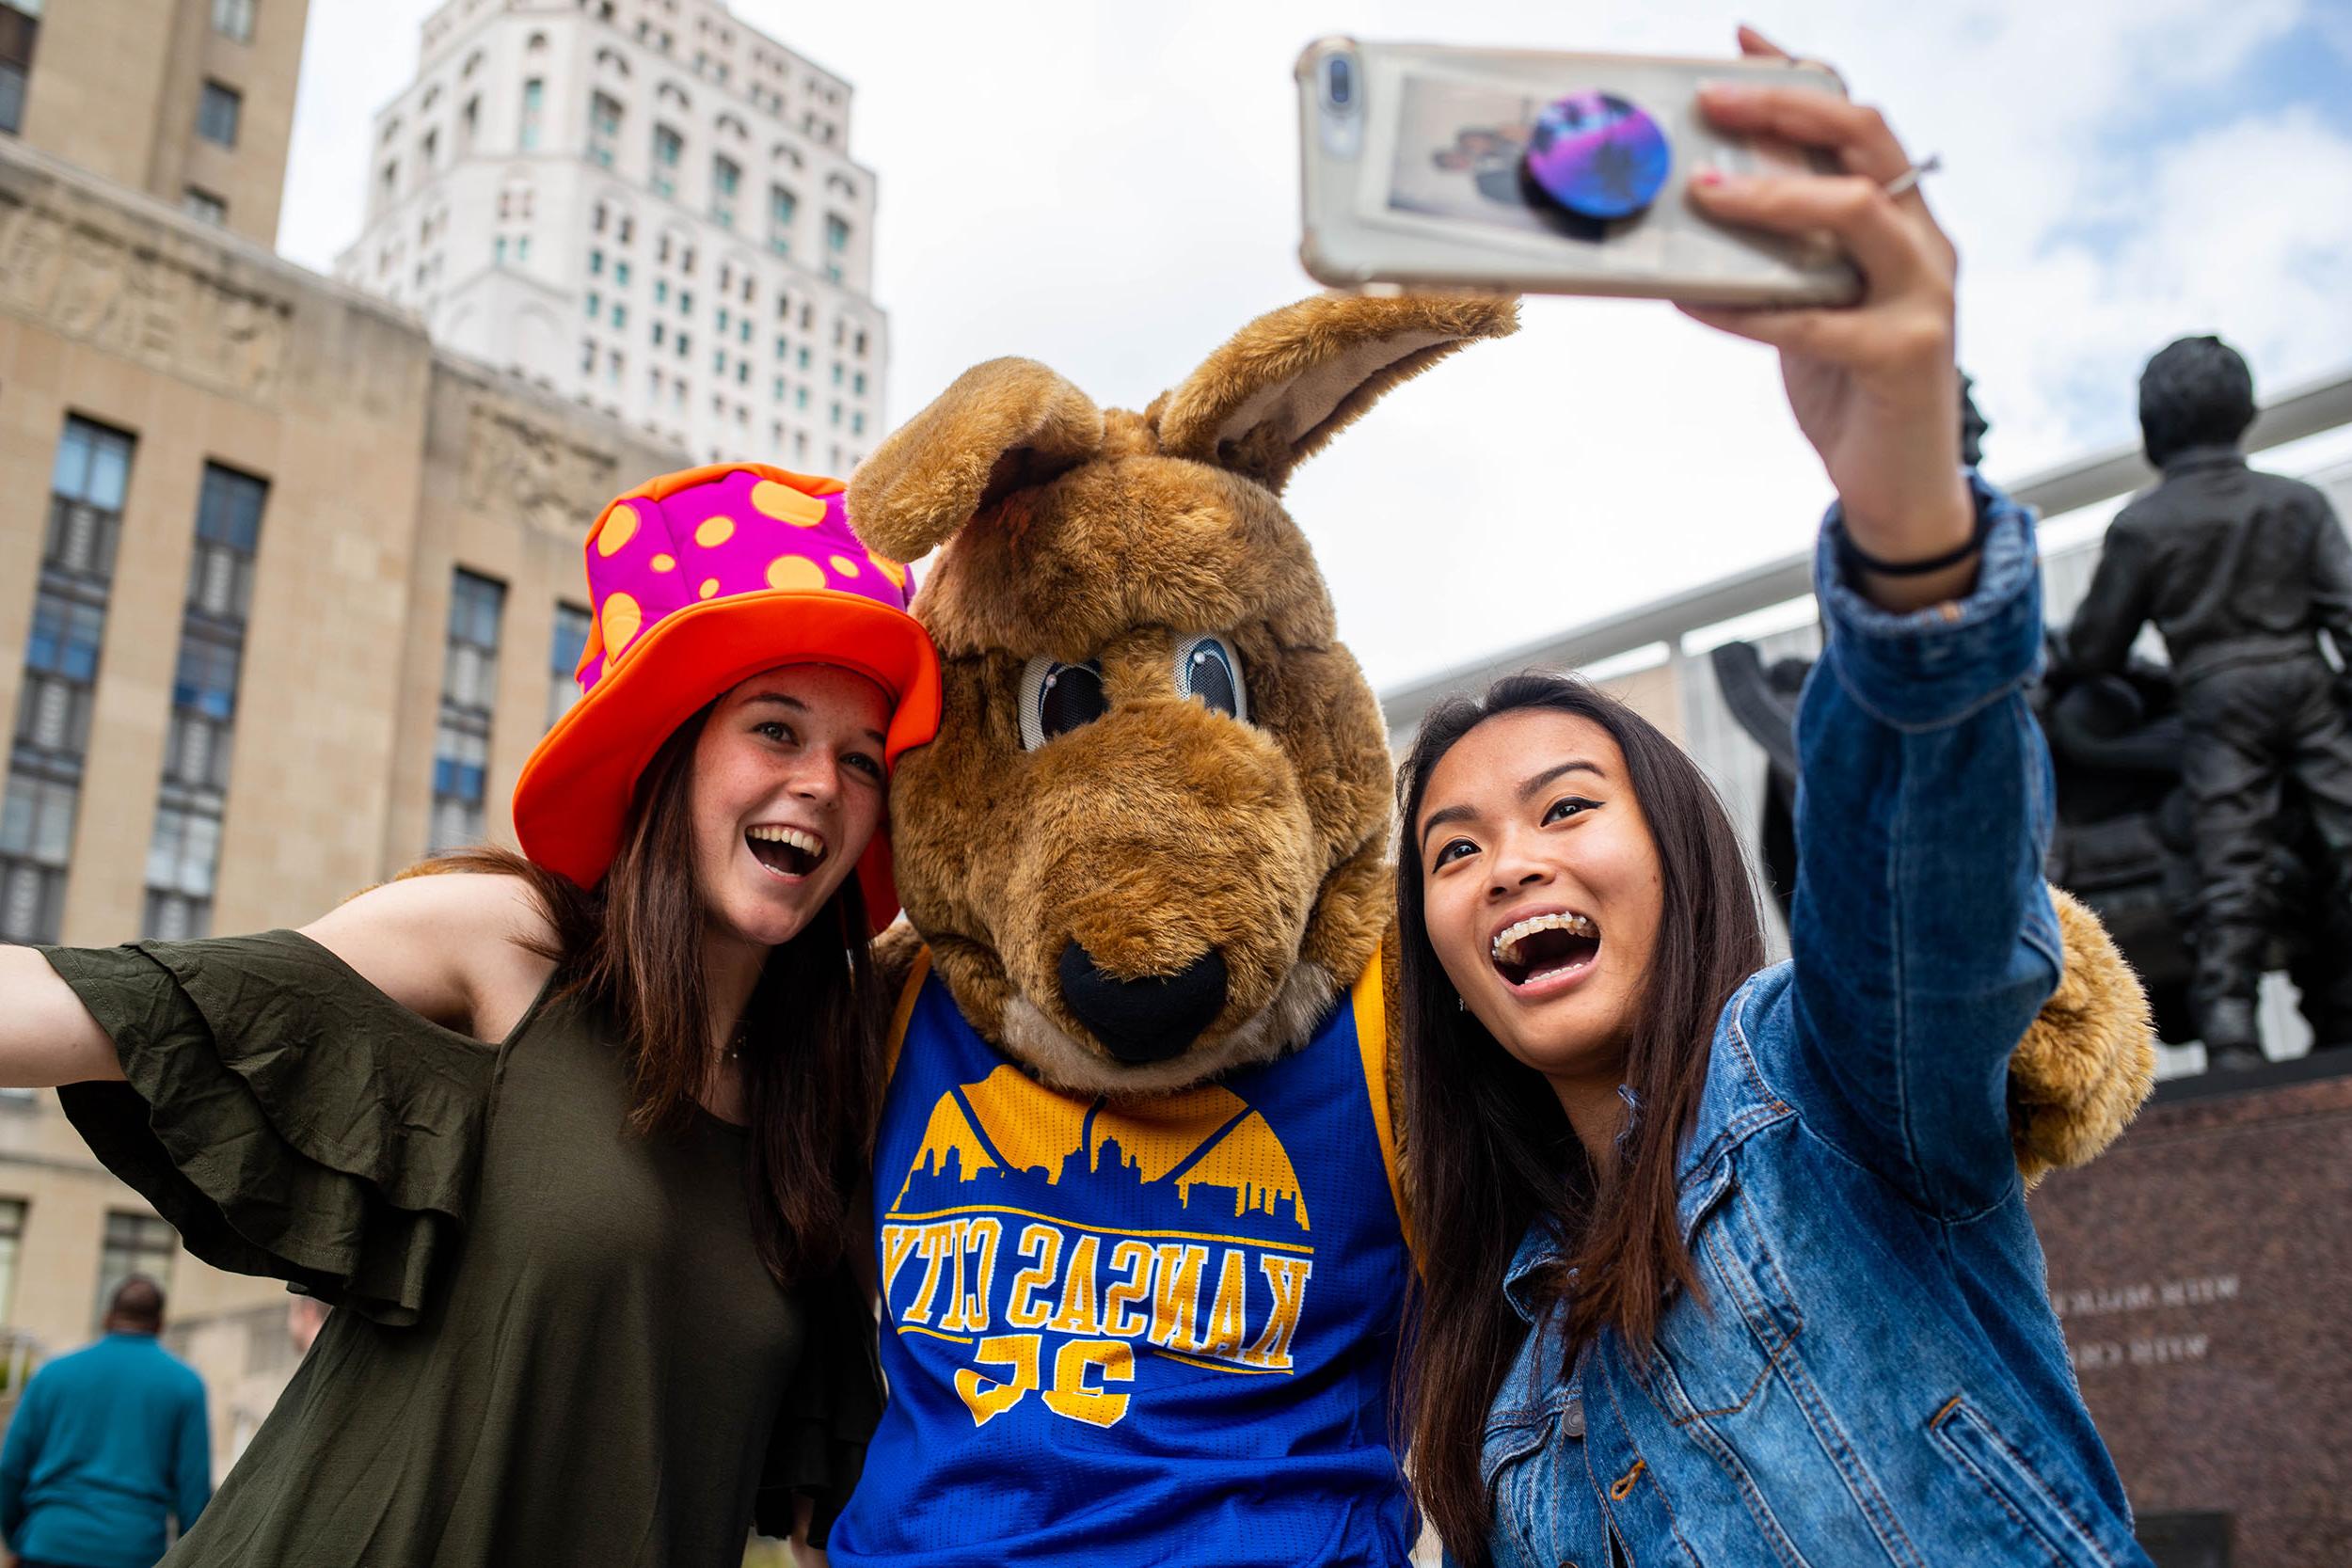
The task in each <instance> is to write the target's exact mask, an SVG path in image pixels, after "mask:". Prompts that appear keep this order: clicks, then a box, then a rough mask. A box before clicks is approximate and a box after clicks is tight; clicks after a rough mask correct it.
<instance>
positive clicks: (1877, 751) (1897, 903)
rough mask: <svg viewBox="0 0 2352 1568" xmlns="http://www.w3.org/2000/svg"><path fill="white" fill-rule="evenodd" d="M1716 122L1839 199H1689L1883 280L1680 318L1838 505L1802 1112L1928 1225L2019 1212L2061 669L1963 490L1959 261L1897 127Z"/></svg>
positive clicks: (1805, 967) (1822, 584)
mask: <svg viewBox="0 0 2352 1568" xmlns="http://www.w3.org/2000/svg"><path fill="white" fill-rule="evenodd" d="M1741 45H1742V47H1743V48H1744V49H1746V50H1747V51H1748V52H1749V53H1751V54H1771V53H1777V52H1776V51H1773V50H1772V48H1771V47H1770V46H1769V45H1767V44H1765V43H1764V42H1763V40H1760V39H1758V38H1756V37H1755V35H1754V34H1752V33H1746V32H1743V33H1742V37H1741ZM1702 102H1703V103H1704V104H1705V107H1706V108H1707V111H1708V115H1709V116H1710V118H1712V119H1714V120H1715V121H1716V123H1718V124H1719V125H1721V126H1723V127H1724V129H1726V130H1729V131H1733V132H1735V133H1740V134H1742V135H1764V136H1772V137H1774V138H1777V139H1780V140H1783V141H1790V142H1796V143H1801V144H1804V145H1807V146H1810V147H1812V148H1814V149H1817V150H1819V151H1820V153H1822V154H1824V155H1825V156H1826V157H1827V158H1828V159H1829V160H1830V161H1832V162H1833V163H1834V164H1835V165H1836V166H1837V167H1839V168H1840V169H1842V170H1843V172H1842V173H1841V174H1837V175H1819V176H1798V177H1771V176H1758V177H1750V178H1743V179H1727V178H1723V177H1720V176H1711V175H1708V174H1704V173H1703V174H1701V175H1700V176H1698V177H1697V182H1696V183H1695V184H1694V185H1693V187H1692V195H1693V198H1695V199H1697V200H1698V201H1700V202H1701V204H1702V205H1703V206H1705V207H1706V208H1707V209H1708V212H1709V213H1710V214H1712V215H1714V216H1717V217H1720V218H1723V219H1725V220H1727V221H1730V222H1735V223H1742V224H1751V225H1756V226H1758V227H1762V228H1767V229H1773V230H1786V231H1789V232H1792V233H1797V232H1803V231H1805V230H1826V231H1829V232H1831V233H1834V234H1835V235H1836V238H1837V240H1838V242H1839V244H1840V245H1841V246H1842V247H1843V248H1844V250H1845V252H1846V254H1847V255H1848V256H1850V257H1851V258H1852V260H1853V261H1854V264H1855V266H1856V268H1857V270H1858V271H1859V272H1860V273H1861V274H1862V280H1863V292H1862V298H1861V300H1860V301H1859V302H1858V303H1856V304H1855V305H1852V306H1851V307H1847V308H1843V309H1774V310H1725V309H1692V308H1686V309H1690V313H1691V314H1692V315H1693V316H1695V317H1697V318H1698V319H1699V320H1701V321H1704V322H1707V323H1708V324H1709V325H1715V326H1719V327H1721V328H1723V329H1724V330H1725V331H1728V332H1732V333H1736V334H1739V335H1740V336H1742V337H1747V338H1753V339H1755V340H1756V341H1760V342H1765V343H1770V344H1772V346H1773V347H1775V348H1777V349H1779V350H1780V354H1781V378H1782V380H1783V382H1784V383H1785V384H1786V386H1787V388H1788V403H1789V407H1790V409H1791V410H1792V411H1793V412H1794V413H1795V415H1796V418H1797V424H1798V427H1799V428H1800V429H1801V430H1803V431H1804V435H1805V438H1806V439H1807V440H1809V441H1810V442H1812V444H1813V446H1814V449H1815V450H1816V451H1819V452H1820V456H1821V463H1822V467H1824V468H1826V469H1827V470H1828V473H1829V478H1830V482H1831V483H1833V484H1834V485H1836V490H1837V498H1838V504H1837V507H1836V510H1835V511H1834V512H1833V514H1832V516H1831V520H1830V524H1829V527H1828V528H1827V529H1826V530H1825V531H1824V532H1823V536H1822V545H1821V563H1820V572H1819V590H1820V599H1821V607H1822V618H1823V620H1824V622H1825V623H1826V625H1827V626H1828V629H1829V647H1828V651H1827V652H1826V653H1825V655H1824V656H1823V657H1822V660H1821V663H1820V667H1819V668H1817V669H1816V670H1815V672H1814V673H1813V677H1812V680H1811V682H1810V683H1809V685H1808V687H1807V689H1806V694H1805V699H1804V703H1803V705H1801V706H1800V708H1799V713H1798V736H1797V738H1798V749H1799V774H1800V782H1799V786H1798V804H1797V815H1798V840H1799V844H1800V847H1801V855H1800V860H1801V869H1800V872H1799V881H1798V891H1797V898H1796V913H1795V922H1794V924H1795V931H1794V933H1793V935H1794V944H1795V952H1796V962H1797V985H1796V987H1795V988H1794V993H1795V998H1796V1000H1795V1003H1794V1006H1796V1007H1797V1009H1798V1012H1799V1014H1800V1015H1801V1016H1800V1019H1799V1023H1800V1029H1799V1031H1798V1032H1799V1035H1800V1037H1801V1038H1802V1039H1803V1040H1804V1041H1805V1042H1806V1043H1805V1044H1804V1046H1802V1047H1800V1049H1799V1051H1798V1052H1797V1058H1798V1060H1797V1062H1796V1064H1795V1065H1794V1067H1793V1068H1792V1069H1791V1070H1792V1072H1793V1073H1794V1074H1795V1076H1796V1078H1798V1079H1799V1080H1802V1082H1797V1083H1792V1084H1790V1085H1789V1086H1788V1089H1787V1090H1785V1091H1784V1092H1786V1093H1788V1094H1789V1095H1791V1096H1793V1097H1797V1098H1799V1099H1800V1100H1801V1101H1802V1102H1803V1103H1804V1108H1805V1109H1806V1110H1807V1111H1808V1112H1809V1113H1816V1112H1817V1113H1818V1114H1816V1115H1811V1116H1809V1120H1810V1121H1811V1122H1812V1123H1813V1124H1814V1125H1816V1126H1817V1127H1820V1129H1821V1130H1822V1131H1823V1132H1825V1133H1826V1134H1827V1135H1830V1136H1833V1137H1835V1138H1836V1139H1837V1140H1839V1141H1840V1142H1841V1143H1843V1144H1844V1145H1845V1147H1847V1148H1850V1149H1851V1151H1852V1152H1853V1153H1854V1154H1855V1155H1856V1156H1857V1157H1858V1158H1860V1159H1862V1160H1863V1161H1865V1162H1866V1163H1867V1164H1870V1165H1871V1166H1873V1167H1874V1168H1876V1169H1878V1170H1880V1171H1882V1172H1883V1173H1884V1174H1885V1175H1886V1176H1887V1178H1888V1179H1889V1180H1893V1181H1895V1182H1897V1183H1898V1184H1899V1186H1900V1188H1901V1189H1902V1190H1904V1191H1905V1192H1907V1193H1908V1194H1910V1196H1912V1197H1913V1198H1914V1200H1915V1201H1916V1202H1918V1203H1919V1204H1921V1205H1922V1206H1923V1207H1926V1208H1929V1209H1931V1210H1933V1211H1935V1212H1939V1213H1960V1212H1968V1211H1970V1210H1972V1209H1973V1208H1976V1207H1981V1206H1982V1205H1983V1204H1985V1203H1987V1202H1990V1201H1992V1200H1993V1199H1994V1197H1995V1196H1999V1195H2003V1194H2007V1193H2010V1192H2013V1191H2014V1190H2015V1183H2016V1181H2017V1174H2016V1168H2015V1164H2014V1160H2013V1157H2012V1155H2011V1151H2010V1132H2009V1121H2008V1117H2007V1114H2006V1109H2005V1106H2004V1099H2003V1093H2004V1089H2003V1085H2004V1075H2005V1073H2006V1070H2007V1066H2008V1062H2009V1057H2010V1051H2011V1050H2012V1049H2013V1048H2014V1047H2015V1045H2016V1043H2017V1040H2018V1038H2019V1037H2020V1036H2021V1035H2022V1034H2023V1033H2024V1032H2025V1030H2026V1026H2027V1025H2028V1024H2029V1023H2031V1022H2033V1019H2034V1015H2035V1012H2036V1010H2037V1009H2038V1008H2039V1007H2040V1006H2041V1004H2042V999H2043V998H2044V997H2045V996H2047V995H2048V994H2049V992H2050V990H2051V988H2052V985H2053V983H2054V981H2055V979H2056V977H2057V974H2058V958H2057V955H2058V951H2059V948H2058V938H2057V932H2056V922H2055V918H2054V917H2053V916H2052V914H2051V912H2050V907H2049V902H2048V898H2047V895H2046V894H2045V893H2044V891H2043V889H2042V880H2041V875H2040V873H2041V846H2042V835H2043V832H2044V831H2045V821H2044V819H2045V818H2046V816H2047V813H2048V802H2049V782H2048V763H2047V760H2046V757H2045V754H2044V752H2043V750H2042V738H2041V735H2040V732H2039V731H2038V730H2037V729H2036V728H2035V726H2034V724H2033V721H2032V719H2031V718H2030V716H2029V715H2028V714H2027V713H2026V708H2025V704H2024V701H2023V699H2022V698H2021V697H2020V695H2019V689H2020V688H2021V687H2022V685H2023V684H2024V682H2025V680H2026V676H2027V674H2028V673H2030V672H2031V670H2032V668H2033V666H2034V662H2035V659H2036V657H2038V653H2039V648H2040V642H2041V626H2040V615H2041V610H2040V586H2039V574H2038V572H2037V570H2036V567H2035V564H2034V550H2033V542H2032V538H2031V536H2030V528H2029V525H2028V523H2027V520H2026V517H2025V516H2024V515H2023V514H2022V513H2020V512H2019V511H2018V509H2017V508H2015V507H2014V506H2012V505H2010V504H2009V503H2008V502H2007V501H2005V500H2003V499H2001V498H1999V497H1997V496H1995V495H1994V493H1993V492H1992V491H1990V490H1989V489H1987V488H1985V487H1984V486H1983V485H1981V484H1979V483H1975V482H1974V481H1973V480H1971V479H1968V478H1966V477H1964V476H1963V470H1962V468H1961V465H1960V422H1961V421H1960V406H1961V404H1960V383H1959V372H1958V371H1957V369H1956V368H1955V367H1954V364H1953V359H1952V348H1953V287H1954V277H1955V274H1956V270H1957V258H1956V256H1955V254H1954V252H1953V249H1952V245H1951V244H1950V242H1949V241H1948V240H1947V239H1946V238H1945V236H1944V234H1943V232H1942V230H1939V229H1938V228H1937V227H1936V224H1935V220H1934V218H1933V217H1932V215H1931V214H1930V213H1929V211H1928V208H1927V204H1926V201H1925V200H1924V198H1922V196H1921V194H1920V191H1919V188H1918V186H1917V184H1916V183H1915V182H1913V181H1906V180H1904V179H1903V178H1902V177H1903V176H1904V175H1905V174H1906V172H1907V171H1908V170H1909V169H1910V168H1911V159H1910V156H1909V154H1907V153H1906V152H1905V151H1904V150H1903V149H1902V147H1901V145H1900V144H1899V142H1898V141H1897V140H1896V139H1895V136H1894V134H1893V133H1892V132H1891V131H1890V130H1889V129H1888V128H1887V125H1886V122H1885V120H1884V119H1882V118H1881V117H1880V116H1879V115H1878V113H1877V112H1876V111H1875V110H1872V109H1869V108H1867V107H1864V106H1862V105H1859V104H1853V103H1847V102H1845V101H1844V100H1842V99H1839V98H1836V97H1835V96H1833V95H1831V94H1827V93H1819V92H1800V91H1794V90H1790V89H1785V88H1769V87H1740V88H1729V87H1710V88H1708V89H1706V90H1705V91H1704V93H1703V95H1702ZM1889 182H1894V183H1897V184H1899V185H1902V186H1903V187H1904V188H1903V189H1901V190H1900V191H1899V193H1898V194H1894V195H1890V194H1889V193H1888V191H1887V189H1886V186H1887V185H1888V183H1889Z"/></svg>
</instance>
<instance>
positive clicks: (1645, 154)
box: [1527, 92, 1674, 222]
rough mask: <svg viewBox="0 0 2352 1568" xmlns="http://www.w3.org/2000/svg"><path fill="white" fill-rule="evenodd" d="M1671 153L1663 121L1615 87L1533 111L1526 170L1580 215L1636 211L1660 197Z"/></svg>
mask: <svg viewBox="0 0 2352 1568" xmlns="http://www.w3.org/2000/svg"><path fill="white" fill-rule="evenodd" d="M1673 161H1674V154H1673V153H1672V151H1671V150H1669V149H1668V148H1667V146H1666V134H1665V133H1664V132H1663V131H1661V130H1660V129H1659V128H1658V122H1657V121H1656V120H1654V119H1650V117H1649V116H1648V115H1646V114H1645V113H1643V112H1642V111H1641V110H1640V109H1637V108H1635V107H1634V106H1633V105H1632V104H1630V103H1627V102H1626V101H1625V100H1624V99H1622V98H1619V97H1617V96H1616V95H1615V94H1613V93H1606V92H1573V93H1570V94H1568V95H1567V96H1566V97H1565V98H1555V99H1553V100H1552V101H1551V102H1550V103H1548V104H1546V105H1545V106H1544V110H1543V112H1542V113H1541V114H1539V115H1537V116H1536V117H1535V127H1534V134H1533V135H1531V136H1529V138H1528V143H1527V173H1528V177H1529V179H1531V180H1533V181H1534V183H1535V188H1536V189H1538V190H1540V191H1542V192H1543V193H1544V195H1546V196H1548V197H1549V198H1551V199H1552V200H1553V201H1555V202H1557V203H1559V204H1560V206H1561V207H1562V208H1564V209H1565V210H1566V211H1568V212H1570V213H1574V214H1576V215H1577V216H1579V217H1584V218H1593V219H1597V220H1599V221H1603V222H1606V221H1608V220H1610V219H1613V218H1626V217H1631V216H1632V215H1633V214H1636V213H1639V212H1641V211H1643V210H1644V209H1645V208H1646V207H1648V206H1649V204H1650V203H1651V202H1653V201H1655V200H1657V199H1658V193H1659V192H1660V191H1661V190H1663V189H1664V188H1665V184H1666V170H1667V167H1668V166H1669V165H1671V164H1672V163H1673Z"/></svg>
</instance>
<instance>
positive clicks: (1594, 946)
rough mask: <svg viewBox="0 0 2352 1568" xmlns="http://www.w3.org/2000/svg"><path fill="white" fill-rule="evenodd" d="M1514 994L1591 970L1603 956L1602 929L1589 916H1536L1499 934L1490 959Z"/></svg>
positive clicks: (1506, 927)
mask: <svg viewBox="0 0 2352 1568" xmlns="http://www.w3.org/2000/svg"><path fill="white" fill-rule="evenodd" d="M1487 956H1488V957H1489V958H1492V959H1493V960H1494V966H1495V972H1496V973H1497V974H1501V975H1502V978H1503V980H1504V981H1505V982H1506V983H1507V984H1509V985H1510V986H1511V987H1512V988H1513V989H1514V990H1518V989H1523V988H1525V987H1529V986H1534V985H1537V984H1540V983H1541V982H1543V981H1546V980H1551V979H1557V978H1559V977H1560V976H1562V975H1565V974H1572V973H1573V972H1575V971H1577V970H1580V969H1584V968H1587V967H1588V966H1590V965H1591V963H1592V961H1593V960H1594V959H1595V958H1598V957H1599V956H1600V927H1598V926H1596V925H1595V924H1593V921H1592V919H1591V917H1590V916H1588V915H1581V914H1577V913H1574V912H1572V911H1565V910H1564V911H1560V912H1558V913H1555V914H1534V915H1529V916H1528V917H1527V918H1526V919H1524V920H1518V921H1515V922H1513V923H1512V924H1511V925H1508V926H1505V927H1503V928H1502V930H1500V931H1497V932H1496V933H1495V938H1494V944H1493V946H1492V948H1491V949H1490V950H1489V952H1488V955H1487Z"/></svg>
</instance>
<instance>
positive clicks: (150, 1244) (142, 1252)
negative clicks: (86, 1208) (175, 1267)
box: [90, 1209, 180, 1324]
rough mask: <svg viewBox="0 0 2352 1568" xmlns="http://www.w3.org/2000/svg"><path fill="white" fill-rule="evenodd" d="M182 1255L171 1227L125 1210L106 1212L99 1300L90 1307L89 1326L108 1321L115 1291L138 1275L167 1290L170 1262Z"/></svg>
mask: <svg viewBox="0 0 2352 1568" xmlns="http://www.w3.org/2000/svg"><path fill="white" fill-rule="evenodd" d="M179 1254H180V1243H179V1240H178V1238H177V1237H176V1236H174V1235H173V1234H172V1229H171V1227H170V1226H169V1225H167V1223H165V1222H164V1221H162V1220H159V1219H157V1218H156V1217H155V1216H154V1215H152V1214H141V1213H134V1212H130V1211H128V1210H123V1209H109V1210H108V1211H106V1230H105V1237H104V1240H103V1242H101V1243H100V1244H99V1248H98V1299H97V1300H96V1301H95V1302H93V1303H92V1304H91V1306H90V1322H91V1323H93V1324H96V1323H103V1322H104V1321H105V1317H106V1308H107V1307H108V1306H110V1305H111V1304H112V1303H113V1301H114V1299H115V1291H118V1290H119V1289H120V1288H121V1285H122V1282H123V1281H124V1280H126V1279H128V1278H130V1277H131V1276H132V1275H135V1274H143V1275H146V1276H147V1277H148V1278H150V1279H151V1280H153V1281H154V1282H155V1283H156V1284H158V1285H161V1286H164V1287H166V1288H167V1289H168V1288H169V1286H170V1284H171V1260H172V1259H174V1258H176V1257H178V1256H179Z"/></svg>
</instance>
